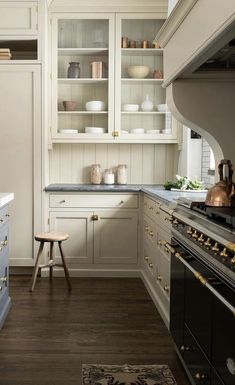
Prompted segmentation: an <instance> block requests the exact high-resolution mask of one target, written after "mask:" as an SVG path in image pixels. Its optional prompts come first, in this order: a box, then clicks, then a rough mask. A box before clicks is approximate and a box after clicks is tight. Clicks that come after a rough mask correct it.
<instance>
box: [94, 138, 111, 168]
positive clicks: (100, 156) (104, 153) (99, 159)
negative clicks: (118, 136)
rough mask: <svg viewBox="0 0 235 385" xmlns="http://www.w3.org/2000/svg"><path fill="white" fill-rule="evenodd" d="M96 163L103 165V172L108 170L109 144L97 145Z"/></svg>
mask: <svg viewBox="0 0 235 385" xmlns="http://www.w3.org/2000/svg"><path fill="white" fill-rule="evenodd" d="M95 161H96V163H99V164H100V165H101V168H102V170H104V169H105V168H108V144H97V145H96V147H95Z"/></svg>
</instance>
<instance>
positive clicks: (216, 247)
mask: <svg viewBox="0 0 235 385" xmlns="http://www.w3.org/2000/svg"><path fill="white" fill-rule="evenodd" d="M212 250H213V251H214V252H215V253H218V251H219V245H218V242H215V244H214V246H213V247H212Z"/></svg>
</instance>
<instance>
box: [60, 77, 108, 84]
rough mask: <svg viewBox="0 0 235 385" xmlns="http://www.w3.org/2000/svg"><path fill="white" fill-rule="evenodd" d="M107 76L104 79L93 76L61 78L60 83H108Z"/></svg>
mask: <svg viewBox="0 0 235 385" xmlns="http://www.w3.org/2000/svg"><path fill="white" fill-rule="evenodd" d="M107 82H108V79H107V78H102V79H91V78H78V79H75V78H59V79H58V83H60V84H89V83H90V84H96V83H107Z"/></svg>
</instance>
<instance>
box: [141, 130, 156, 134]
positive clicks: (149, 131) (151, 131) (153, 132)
mask: <svg viewBox="0 0 235 385" xmlns="http://www.w3.org/2000/svg"><path fill="white" fill-rule="evenodd" d="M145 133H146V134H160V130H145Z"/></svg>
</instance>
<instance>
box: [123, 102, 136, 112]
mask: <svg viewBox="0 0 235 385" xmlns="http://www.w3.org/2000/svg"><path fill="white" fill-rule="evenodd" d="M139 108H140V106H139V104H123V106H122V110H123V111H124V112H137V111H139Z"/></svg>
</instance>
